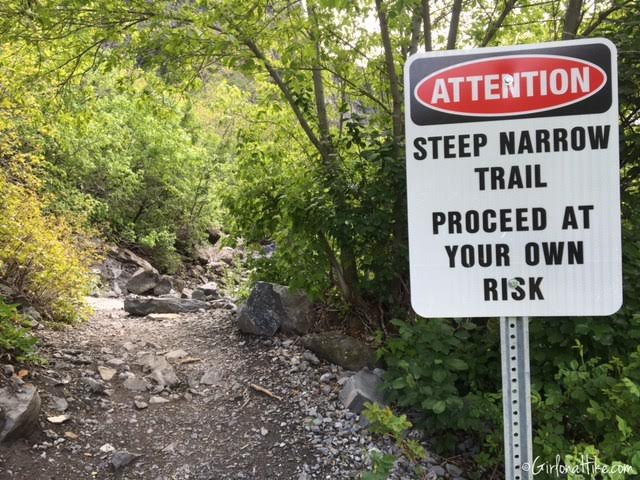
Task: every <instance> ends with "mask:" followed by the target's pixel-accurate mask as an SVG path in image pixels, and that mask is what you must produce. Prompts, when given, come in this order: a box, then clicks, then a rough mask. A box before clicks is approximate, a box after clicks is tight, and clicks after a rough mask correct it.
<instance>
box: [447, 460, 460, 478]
mask: <svg viewBox="0 0 640 480" xmlns="http://www.w3.org/2000/svg"><path fill="white" fill-rule="evenodd" d="M446 469H447V472H449V474H450V475H451V476H453V477H459V476H460V475H462V469H461V468H460V467H458V466H457V465H454V464H452V463H447V465H446Z"/></svg>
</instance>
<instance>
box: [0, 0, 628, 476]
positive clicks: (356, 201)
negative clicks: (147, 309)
mask: <svg viewBox="0 0 640 480" xmlns="http://www.w3.org/2000/svg"><path fill="white" fill-rule="evenodd" d="M639 14H640V11H639V9H638V5H637V3H636V2H631V1H623V0H612V1H606V2H604V1H603V2H583V1H576V0H567V1H558V0H554V1H550V2H535V3H534V2H524V1H513V0H504V1H501V2H486V1H476V2H465V1H462V0H454V1H452V2H449V1H439V0H438V1H428V0H422V1H418V0H413V1H395V0H394V1H382V0H375V1H357V2H351V1H340V0H322V1H308V2H302V3H296V2H288V1H271V2H236V1H232V0H230V1H222V0H220V1H216V2H208V1H205V0H198V1H194V2H170V1H155V2H148V1H143V0H132V1H128V2H119V1H114V0H95V1H92V2H84V1H82V2H80V1H76V0H51V1H47V0H44V1H37V2H24V1H18V0H15V1H13V0H9V1H6V2H3V4H2V5H0V38H2V42H1V44H0V166H1V170H0V175H1V176H0V198H1V199H2V204H0V212H1V213H2V218H3V221H2V224H0V239H1V242H0V283H5V284H8V285H10V286H12V287H13V288H17V289H18V290H20V292H22V293H23V294H24V295H25V296H26V297H27V298H29V300H30V301H32V302H33V303H34V304H36V305H38V306H39V307H40V308H41V309H42V310H43V312H44V313H46V314H47V316H48V317H49V318H50V319H53V320H63V321H70V320H71V319H72V318H73V317H74V316H75V315H77V314H78V313H80V314H81V312H82V307H81V297H82V295H83V293H84V292H85V291H86V289H87V287H88V278H89V277H88V276H87V271H86V270H87V267H88V263H89V258H88V257H89V256H90V253H87V252H88V250H87V248H86V243H85V244H83V240H82V239H83V238H86V237H87V231H88V230H91V231H92V232H99V233H100V235H102V236H104V237H106V238H108V239H110V240H113V241H116V242H119V243H124V244H127V245H130V246H135V247H136V248H138V249H141V250H144V251H145V252H146V253H148V254H150V255H152V256H153V258H154V261H155V262H156V264H157V265H158V266H160V267H161V268H162V269H163V270H164V271H167V272H175V271H176V270H178V269H179V268H180V265H181V261H180V260H181V257H182V256H186V255H189V253H190V251H191V250H192V248H193V247H194V246H195V245H197V243H198V242H199V241H200V240H201V237H202V236H203V235H204V232H205V229H206V227H208V226H210V225H220V226H224V228H226V229H227V230H228V231H229V232H230V233H232V234H233V235H234V236H242V237H244V238H245V239H246V240H247V241H248V242H249V243H253V244H258V243H260V242H262V241H265V240H269V241H274V242H275V244H276V246H277V249H276V252H275V255H274V256H273V257H272V258H270V259H268V261H265V260H262V261H260V262H259V263H257V264H256V265H255V268H256V276H257V277H259V278H261V279H264V280H275V281H278V282H281V283H287V284H290V285H292V286H295V287H299V288H303V289H305V290H307V291H308V292H310V293H311V294H313V295H314V296H315V297H316V298H318V299H322V300H324V301H325V302H328V303H331V304H332V305H334V306H337V307H339V308H340V311H341V312H343V315H344V318H345V319H357V320H358V325H360V326H362V327H364V328H365V329H368V330H381V331H384V332H385V335H381V342H382V349H381V355H382V357H383V359H384V360H385V361H386V363H387V365H388V385H387V388H388V391H389V394H390V396H391V398H393V399H395V400H396V401H397V402H398V404H399V405H400V406H402V407H405V408H407V409H409V410H410V411H412V413H414V414H416V416H417V421H418V423H419V424H421V425H422V426H424V427H426V428H427V429H428V432H429V435H431V436H433V437H434V438H435V440H436V441H435V442H434V444H435V445H436V447H437V448H440V449H442V450H443V451H447V452H451V451H453V450H455V448H456V446H457V444H458V443H459V440H460V434H461V433H462V432H465V433H466V434H467V435H471V436H473V438H474V439H475V442H476V444H477V445H479V446H480V447H479V448H478V451H477V458H476V459H477V461H478V462H479V464H480V465H481V466H483V467H484V468H486V469H487V470H481V471H480V473H478V475H479V478H487V477H486V473H484V472H485V471H489V469H493V467H494V466H495V465H496V464H497V463H500V462H501V458H502V456H501V453H500V449H501V427H500V422H501V415H500V411H501V403H500V396H499V389H500V374H499V372H500V364H499V348H498V333H497V327H496V323H495V321H493V320H485V319H481V320H468V319H459V320H444V319H443V320H431V321H425V320H420V319H416V318H415V317H414V316H413V315H412V314H411V313H410V307H409V304H408V288H409V287H408V281H407V272H408V265H407V249H406V243H407V240H406V236H407V235H406V215H405V210H406V205H405V178H404V150H403V149H404V146H403V112H402V86H401V85H402V81H401V72H402V67H403V65H404V62H405V60H406V58H407V57H408V55H409V54H410V53H413V52H415V51H417V50H418V49H420V50H425V49H426V50H432V49H434V50H440V49H445V48H466V47H470V46H486V45H508V44H515V43H530V42H537V41H548V40H561V39H567V38H573V37H576V36H578V37H582V36H605V37H608V38H610V39H611V40H613V41H614V42H615V43H616V44H617V46H618V49H619V61H620V105H621V112H620V113H621V116H620V122H621V123H620V128H621V151H622V158H621V176H622V186H623V190H622V194H623V236H624V272H625V273H624V275H625V306H624V308H623V310H621V311H620V312H619V313H618V314H616V315H614V316H613V317H610V318H579V319H573V320H562V321H558V320H546V319H535V321H534V322H533V323H532V326H531V338H532V352H533V358H532V363H533V370H534V405H533V406H534V422H535V424H536V453H537V454H539V455H541V456H542V457H543V458H545V459H550V460H554V458H555V455H556V454H562V455H564V456H565V461H567V462H572V461H576V459H577V458H578V457H579V454H580V453H585V452H588V453H590V454H594V453H596V452H597V453H598V455H599V456H600V458H601V459H602V461H603V462H605V463H611V462H615V461H620V462H626V463H629V464H631V465H633V466H635V467H636V469H640V453H638V452H640V436H639V435H640V424H639V423H638V422H640V393H639V392H640V351H639V350H638V343H639V339H640V317H638V313H640V305H639V302H640V300H639V299H638V297H637V292H638V291H639V288H640V231H639V226H640V216H639V215H640V212H639V210H638V208H639V205H640V202H639V201H638V200H639V199H638V195H640V191H639V190H638V180H637V178H638V175H637V173H638V169H639V168H640V128H639V126H638V125H639V123H638V122H639V119H640V103H639V102H640V95H638V93H639V91H640V68H638V65H639V64H640V57H639V55H640V54H639V52H638V44H640V27H639V24H638V20H637V18H638V15H639ZM12 222H13V223H12ZM17 272H18V273H17ZM2 305H3V304H0V306H2ZM4 308H5V309H4V310H3V311H5V312H11V313H6V314H5V315H4V316H2V315H0V325H2V324H4V325H9V324H10V323H8V322H12V323H11V324H14V323H15V322H16V321H17V320H16V318H15V315H14V313H12V312H13V311H12V310H9V307H4ZM80 316H81V315H80ZM392 319H395V320H392ZM349 323H350V325H351V326H353V324H354V322H352V321H350V322H349ZM3 335H4V334H3ZM386 335H388V336H386ZM14 343H15V342H14ZM7 348H8V347H7Z"/></svg>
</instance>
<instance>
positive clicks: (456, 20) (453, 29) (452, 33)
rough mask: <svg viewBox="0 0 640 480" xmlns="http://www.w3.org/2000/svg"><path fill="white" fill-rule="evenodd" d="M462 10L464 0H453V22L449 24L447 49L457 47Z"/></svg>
mask: <svg viewBox="0 0 640 480" xmlns="http://www.w3.org/2000/svg"><path fill="white" fill-rule="evenodd" d="M461 12H462V0H454V1H453V9H452V10H451V23H450V24H449V35H448V37H447V50H453V49H454V48H456V40H457V39H458V25H459V24H460V13H461Z"/></svg>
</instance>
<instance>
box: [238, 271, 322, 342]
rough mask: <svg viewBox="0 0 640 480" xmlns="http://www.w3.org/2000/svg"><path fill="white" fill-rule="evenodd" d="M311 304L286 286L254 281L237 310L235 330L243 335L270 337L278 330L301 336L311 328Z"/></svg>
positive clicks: (304, 297)
mask: <svg viewBox="0 0 640 480" xmlns="http://www.w3.org/2000/svg"><path fill="white" fill-rule="evenodd" d="M311 322H312V305H311V301H310V300H309V297H307V295H305V294H304V293H293V292H291V291H290V290H289V288H288V287H285V286H283V285H276V284H272V283H266V282H258V283H256V285H255V287H254V288H253V290H252V292H251V295H250V296H249V299H248V300H247V302H246V303H245V304H244V305H242V306H241V307H240V309H239V310H238V327H239V328H240V330H242V331H243V332H245V333H252V334H254V335H263V336H268V337H270V336H273V335H274V334H275V333H276V332H277V331H278V330H279V329H282V330H283V331H285V332H287V333H297V334H304V333H307V332H308V331H309V329H310V328H311Z"/></svg>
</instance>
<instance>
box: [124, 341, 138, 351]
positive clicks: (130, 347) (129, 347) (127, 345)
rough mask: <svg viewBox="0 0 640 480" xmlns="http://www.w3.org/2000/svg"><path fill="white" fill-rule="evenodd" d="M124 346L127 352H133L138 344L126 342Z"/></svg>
mask: <svg viewBox="0 0 640 480" xmlns="http://www.w3.org/2000/svg"><path fill="white" fill-rule="evenodd" d="M122 348H124V349H125V350H126V351H127V352H132V351H134V350H135V349H136V346H135V345H134V344H133V343H131V342H125V343H124V344H123V345H122Z"/></svg>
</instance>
